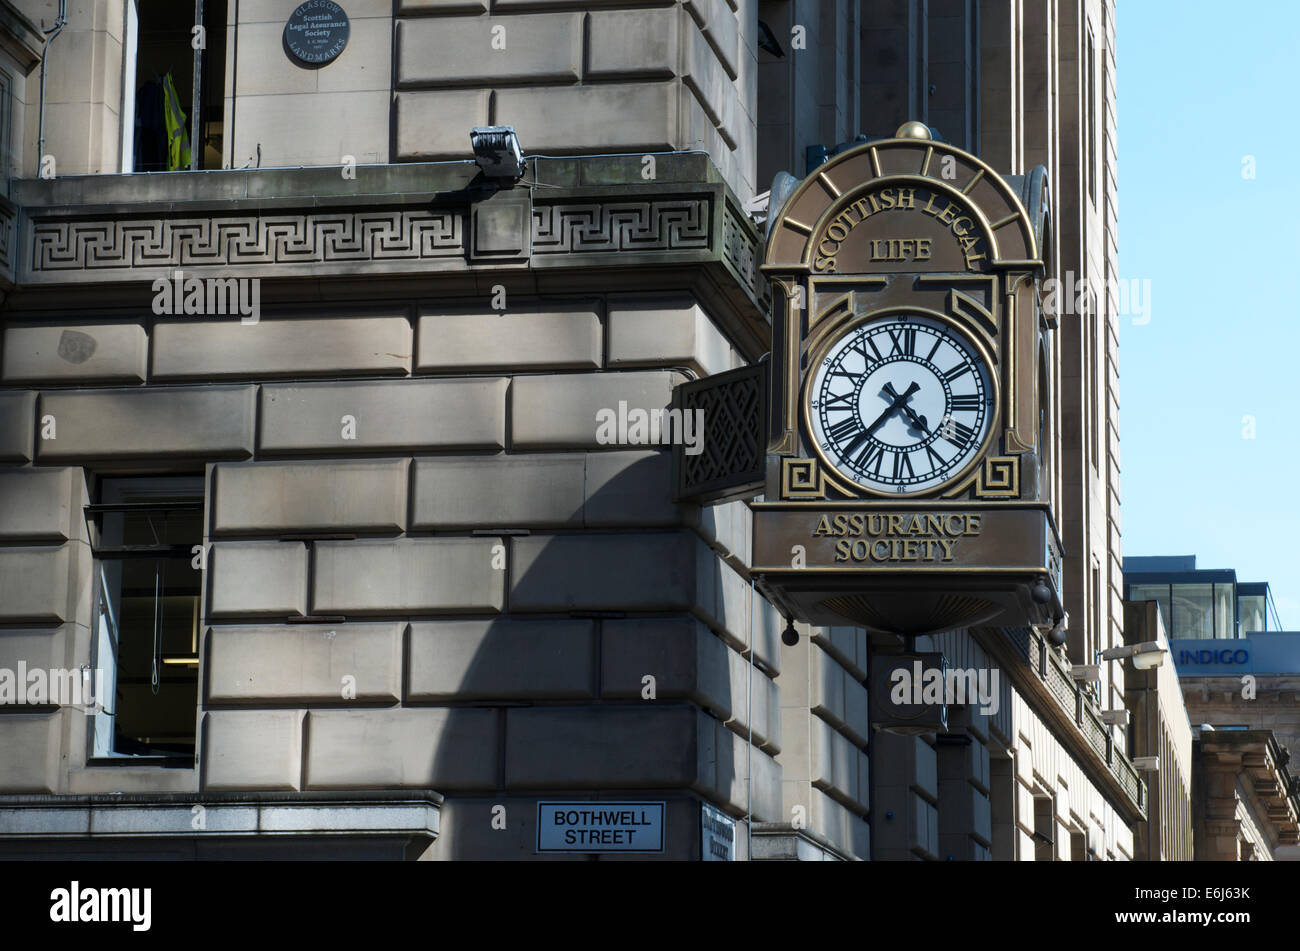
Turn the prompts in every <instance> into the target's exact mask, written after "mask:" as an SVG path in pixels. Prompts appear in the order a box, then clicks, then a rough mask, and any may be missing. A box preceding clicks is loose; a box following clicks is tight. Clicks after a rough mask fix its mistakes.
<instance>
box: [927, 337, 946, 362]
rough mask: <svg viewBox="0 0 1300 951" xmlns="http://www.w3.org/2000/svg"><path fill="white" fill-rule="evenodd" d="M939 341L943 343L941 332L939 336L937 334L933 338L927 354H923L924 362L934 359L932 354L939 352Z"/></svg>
mask: <svg viewBox="0 0 1300 951" xmlns="http://www.w3.org/2000/svg"><path fill="white" fill-rule="evenodd" d="M941 343H943V335H942V334H940V335H939V336H937V337H935V338H934V346H933V347H931V348H930V352H929V353H927V354H926V355H925V362H926V363H929V362H930V361H931V360H933V359H934V355H935V354H936V353H938V352H939V344H941Z"/></svg>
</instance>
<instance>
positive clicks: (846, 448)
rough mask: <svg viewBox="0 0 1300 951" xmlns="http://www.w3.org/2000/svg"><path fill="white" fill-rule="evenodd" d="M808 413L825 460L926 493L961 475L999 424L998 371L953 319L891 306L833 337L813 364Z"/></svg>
mask: <svg viewBox="0 0 1300 951" xmlns="http://www.w3.org/2000/svg"><path fill="white" fill-rule="evenodd" d="M806 399H807V407H806V409H807V419H808V426H809V429H810V433H811V437H812V439H813V440H814V441H815V443H816V447H817V450H818V451H819V454H820V455H821V457H822V459H823V460H824V461H825V462H826V463H827V464H828V465H830V467H831V468H833V469H834V470H836V471H837V472H838V473H839V474H840V475H841V476H842V477H844V478H845V479H847V480H848V481H850V482H853V483H855V484H856V485H857V486H859V487H860V488H864V489H868V490H870V491H872V492H877V493H887V494H889V495H893V496H899V495H915V494H918V493H921V492H926V491H929V490H931V489H934V488H936V487H938V486H941V485H943V484H944V483H946V482H949V481H951V480H952V479H954V478H956V477H957V476H959V475H961V474H962V472H963V471H965V469H966V468H967V467H968V466H969V464H970V463H971V462H973V461H974V460H975V458H976V457H977V456H978V455H979V453H980V450H981V449H982V448H983V446H984V444H985V442H986V441H987V437H988V436H989V433H990V431H991V429H992V426H993V416H994V408H995V393H994V387H993V377H992V375H991V374H990V371H989V367H988V363H987V361H986V360H985V358H984V357H983V356H982V354H981V351H980V349H979V348H978V347H976V346H975V344H974V343H973V342H972V341H971V340H970V338H969V337H967V336H966V335H965V334H964V333H962V332H961V331H960V330H958V329H957V328H956V327H954V326H952V325H951V324H949V323H947V322H945V321H942V320H938V319H936V318H931V317H923V316H907V315H893V316H888V317H882V318H879V319H877V320H872V321H868V322H866V323H863V324H860V325H858V326H857V327H855V328H853V329H851V330H849V332H848V333H846V334H844V335H843V336H841V337H839V338H838V339H837V340H835V341H834V342H833V343H832V344H831V346H830V348H829V349H828V350H827V351H826V352H825V354H824V355H823V357H822V359H821V361H820V362H819V363H818V364H817V366H816V367H815V368H814V369H813V371H812V374H811V379H810V381H809V384H808V390H807V395H806Z"/></svg>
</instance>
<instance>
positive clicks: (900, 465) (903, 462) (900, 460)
mask: <svg viewBox="0 0 1300 951" xmlns="http://www.w3.org/2000/svg"><path fill="white" fill-rule="evenodd" d="M904 469H906V470H907V478H909V479H912V478H915V477H916V473H915V472H914V471H912V460H911V459H909V458H908V454H907V453H905V452H900V453H897V454H896V455H895V456H894V478H895V479H901V478H903V470H904Z"/></svg>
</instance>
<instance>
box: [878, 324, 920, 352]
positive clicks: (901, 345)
mask: <svg viewBox="0 0 1300 951" xmlns="http://www.w3.org/2000/svg"><path fill="white" fill-rule="evenodd" d="M885 333H887V334H889V339H890V340H891V341H893V344H894V349H892V350H890V351H889V355H890V356H891V357H892V356H893V355H894V354H896V353H902V354H905V355H906V356H909V357H910V356H912V355H913V354H915V353H916V328H915V327H903V328H901V329H900V330H899V332H898V333H894V331H892V330H886V331H885Z"/></svg>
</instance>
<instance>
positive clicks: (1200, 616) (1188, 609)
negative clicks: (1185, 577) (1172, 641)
mask: <svg viewBox="0 0 1300 951" xmlns="http://www.w3.org/2000/svg"><path fill="white" fill-rule="evenodd" d="M1171 587H1172V588H1173V591H1172V594H1171V602H1172V608H1173V615H1174V627H1173V635H1172V636H1173V637H1189V638H1211V637H1213V636H1214V593H1213V592H1214V585H1212V584H1176V585H1172V586H1171Z"/></svg>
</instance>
